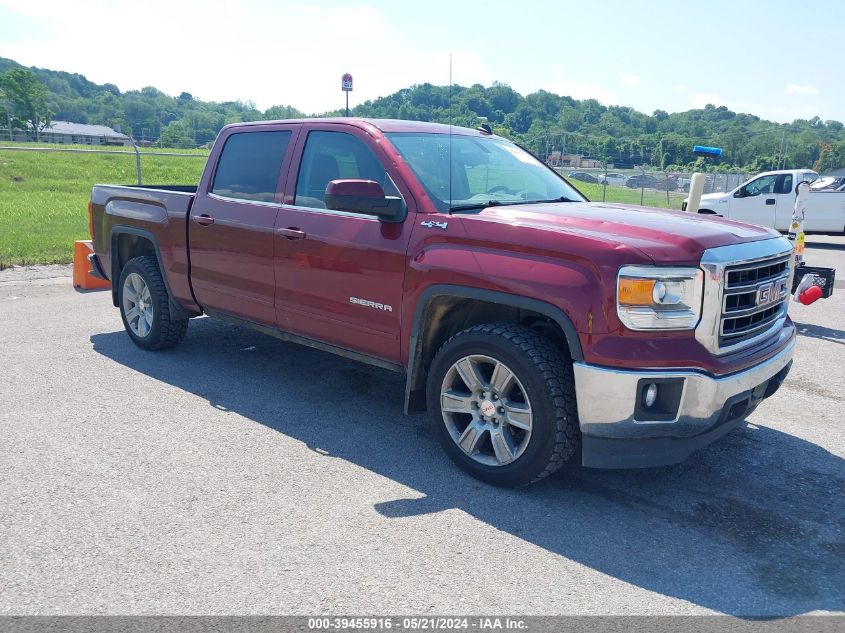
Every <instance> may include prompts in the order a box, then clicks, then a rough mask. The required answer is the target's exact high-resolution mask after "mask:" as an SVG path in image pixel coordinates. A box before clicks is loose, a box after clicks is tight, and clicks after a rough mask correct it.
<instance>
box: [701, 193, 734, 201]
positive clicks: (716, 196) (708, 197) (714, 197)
mask: <svg viewBox="0 0 845 633" xmlns="http://www.w3.org/2000/svg"><path fill="white" fill-rule="evenodd" d="M728 195H729V193H705V194H703V195H702V196H701V201H702V202H704V201H705V200H708V201H709V200H721V199H722V198H727V197H728Z"/></svg>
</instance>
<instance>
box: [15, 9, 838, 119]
mask: <svg viewBox="0 0 845 633" xmlns="http://www.w3.org/2000/svg"><path fill="white" fill-rule="evenodd" d="M809 6H810V7H812V10H810V9H806V8H802V6H801V5H800V4H798V3H795V2H794V1H793V2H780V1H768V2H763V1H761V0H758V1H757V2H747V1H743V0H734V1H733V2H723V1H711V2H707V3H701V4H699V5H693V4H692V3H689V2H656V1H651V2H648V1H646V0H641V1H640V2H630V1H629V2H622V1H618V2H617V1H615V0H605V1H602V2H583V1H582V2H570V1H562V0H559V1H554V2H531V1H526V0H512V1H510V2H486V3H485V2H456V1H452V2H440V1H438V0H427V1H426V2H407V1H402V0H393V1H392V2H381V1H376V0H373V1H369V2H356V1H354V0H350V1H347V2H336V1H331V0H323V1H320V0H316V1H312V2H299V3H297V2H274V1H272V0H242V1H240V2H238V1H235V0H207V1H205V2H179V1H174V0H169V1H166V0H147V1H145V2H143V3H141V2H128V1H124V2H114V1H110V0H92V1H84V0H80V1H77V2H73V3H69V2H67V1H66V0H62V1H57V0H40V1H38V2H36V1H34V0H0V56H3V57H10V58H12V59H15V60H16V61H18V62H20V63H22V64H25V65H28V66H29V65H33V66H42V67H47V68H52V69H57V70H66V71H69V72H78V73H81V74H83V75H85V76H86V77H88V78H89V79H91V80H92V81H96V82H98V83H104V82H110V83H114V84H116V85H117V86H118V87H120V88H121V90H130V89H137V88H141V87H143V86H147V85H153V86H156V87H158V88H160V89H161V90H164V91H165V92H167V93H168V94H178V93H180V92H182V91H187V92H190V93H192V94H193V95H195V96H196V97H198V98H201V99H207V100H231V99H237V98H241V99H244V100H252V101H254V102H255V103H256V104H257V105H258V106H259V107H260V108H262V109H263V108H267V107H269V106H271V105H274V104H290V105H294V106H296V107H298V108H300V109H302V110H304V111H306V112H308V113H313V112H320V111H325V110H328V109H332V108H337V107H341V106H342V104H343V96H342V93H341V91H340V75H341V74H342V73H343V72H347V71H348V72H350V73H352V75H353V76H354V78H355V91H354V92H353V93H352V96H351V101H350V102H351V103H352V104H355V103H358V102H360V101H363V100H366V99H372V98H376V97H378V96H382V95H387V94H390V93H391V92H395V91H396V90H398V89H399V88H403V87H406V86H409V85H411V84H414V83H423V82H431V83H437V84H446V83H448V77H449V69H448V60H449V55H450V53H451V54H452V57H453V79H454V81H455V82H456V83H460V84H463V85H469V84H473V83H482V84H485V85H489V84H490V83H492V82H493V81H502V82H504V83H508V84H510V85H511V86H513V87H514V88H515V89H517V90H518V91H519V92H521V93H523V94H526V93H528V92H533V91H536V90H539V89H541V88H542V89H545V90H549V91H551V92H556V93H558V94H567V95H570V96H572V97H575V98H579V99H582V98H587V97H593V98H596V99H598V100H599V101H601V102H602V103H604V104H606V105H611V104H618V105H627V106H632V107H634V108H636V109H638V110H641V111H644V112H647V113H651V112H652V111H653V110H655V109H657V108H660V109H663V110H667V111H670V112H674V111H679V110H687V109H689V108H692V107H703V106H704V104H706V103H715V104H717V105H727V106H728V107H730V108H731V109H733V110H736V111H740V112H750V113H752V114H757V115H759V116H762V117H764V118H768V119H772V120H776V121H791V120H793V119H795V118H811V117H813V116H816V115H817V116H819V117H821V118H822V119H825V120H826V119H837V120H840V121H845V77H843V60H845V35H843V26H842V21H841V19H840V18H841V15H842V5H841V3H840V2H835V1H829V2H828V1H816V2H813V3H811V5H809Z"/></svg>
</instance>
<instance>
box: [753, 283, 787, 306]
mask: <svg viewBox="0 0 845 633" xmlns="http://www.w3.org/2000/svg"><path fill="white" fill-rule="evenodd" d="M785 290H786V282H785V281H772V282H770V283H767V284H765V285H763V286H760V287H759V288H757V305H758V306H760V307H762V306H767V305H769V304H770V303H774V302H775V301H779V300H780V298H781V297H782V296H783V294H784V291H785Z"/></svg>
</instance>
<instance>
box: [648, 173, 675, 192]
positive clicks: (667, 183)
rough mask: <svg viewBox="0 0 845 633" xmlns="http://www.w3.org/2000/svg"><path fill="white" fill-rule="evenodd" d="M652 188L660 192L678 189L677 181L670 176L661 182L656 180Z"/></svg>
mask: <svg viewBox="0 0 845 633" xmlns="http://www.w3.org/2000/svg"><path fill="white" fill-rule="evenodd" d="M654 188H655V189H659V190H660V191H675V190H676V189H677V188H678V180H677V179H676V178H673V177H672V176H668V177H666V178H663V179H662V180H658V181H657V184H656V185H654Z"/></svg>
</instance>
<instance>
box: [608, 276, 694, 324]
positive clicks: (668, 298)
mask: <svg viewBox="0 0 845 633" xmlns="http://www.w3.org/2000/svg"><path fill="white" fill-rule="evenodd" d="M703 288H704V273H703V272H702V271H701V270H699V269H698V268H660V267H657V266H623V267H622V268H621V269H620V270H619V277H618V279H617V282H616V313H617V314H618V315H619V320H620V321H622V323H623V324H625V326H626V327H628V328H630V329H632V330H692V329H694V328H695V326H696V325H698V320H699V318H700V317H701V297H702V292H703Z"/></svg>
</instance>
